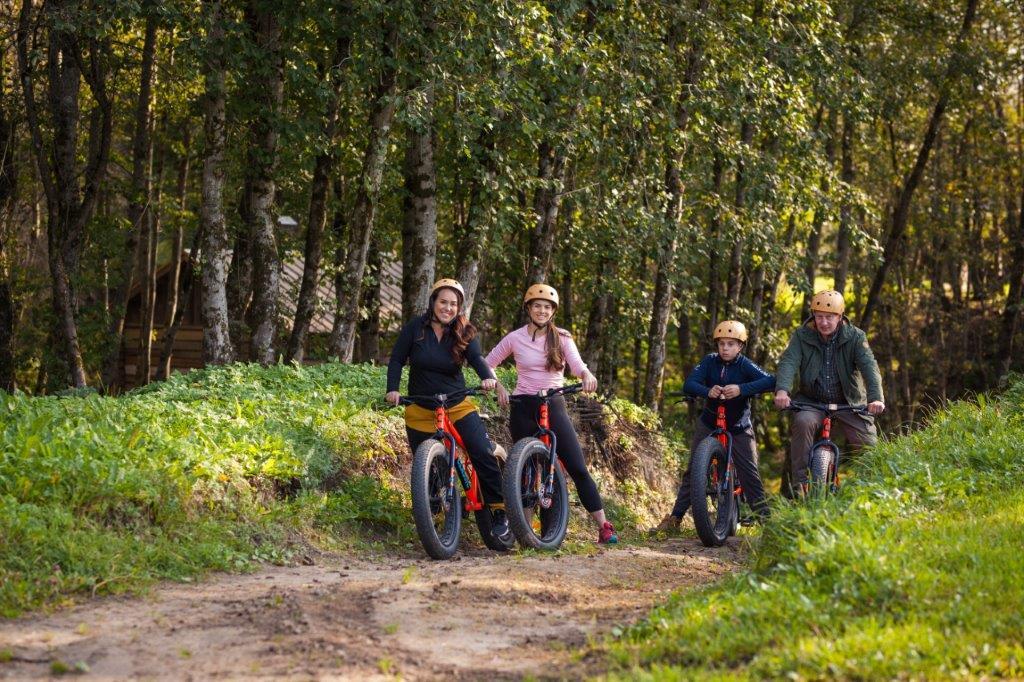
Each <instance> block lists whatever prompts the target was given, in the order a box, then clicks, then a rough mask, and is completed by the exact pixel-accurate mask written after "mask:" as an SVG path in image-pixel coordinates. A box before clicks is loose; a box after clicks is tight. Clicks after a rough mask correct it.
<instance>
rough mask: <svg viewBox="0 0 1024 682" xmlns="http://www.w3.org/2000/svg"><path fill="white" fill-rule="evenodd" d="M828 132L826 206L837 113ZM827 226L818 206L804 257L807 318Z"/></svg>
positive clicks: (832, 115) (823, 183)
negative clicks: (823, 230)
mask: <svg viewBox="0 0 1024 682" xmlns="http://www.w3.org/2000/svg"><path fill="white" fill-rule="evenodd" d="M827 125H828V132H827V133H826V135H827V137H826V138H825V161H826V162H827V163H828V171H827V172H826V173H824V174H823V175H822V176H821V182H820V184H819V185H818V188H819V192H820V194H821V203H822V204H824V202H825V201H826V198H827V197H828V194H829V191H830V189H831V183H830V182H829V174H830V173H831V172H832V166H833V165H834V164H835V162H836V130H835V128H836V126H835V111H834V110H833V111H830V112H829V113H828V124H827ZM824 226H825V209H824V206H823V205H822V206H818V207H817V208H816V209H815V211H814V218H813V220H812V221H811V234H810V235H809V236H808V237H807V251H806V254H805V256H804V281H806V282H807V292H808V293H805V294H804V302H803V307H802V313H801V316H802V317H803V318H806V317H807V316H808V315H810V313H811V297H812V296H813V295H814V290H815V288H816V287H815V280H816V279H817V275H818V260H819V258H820V255H821V231H822V228H823V227H824ZM754 290H755V291H754V295H755V296H757V295H758V292H757V287H756V286H755V287H754Z"/></svg>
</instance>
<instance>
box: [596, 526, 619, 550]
mask: <svg viewBox="0 0 1024 682" xmlns="http://www.w3.org/2000/svg"><path fill="white" fill-rule="evenodd" d="M618 541H619V536H618V535H616V534H615V526H613V525H612V524H610V523H609V522H607V521H605V522H604V525H603V526H601V530H599V531H597V544H599V545H614V544H615V543H616V542H618Z"/></svg>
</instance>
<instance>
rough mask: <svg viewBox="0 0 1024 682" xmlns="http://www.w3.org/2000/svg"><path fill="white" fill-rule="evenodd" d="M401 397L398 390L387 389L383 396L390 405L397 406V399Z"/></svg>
mask: <svg viewBox="0 0 1024 682" xmlns="http://www.w3.org/2000/svg"><path fill="white" fill-rule="evenodd" d="M401 397H402V394H401V393H399V392H398V391H388V393H387V395H385V396H384V400H386V401H388V402H389V403H391V404H392V405H395V406H397V405H398V401H399V399H400V398H401Z"/></svg>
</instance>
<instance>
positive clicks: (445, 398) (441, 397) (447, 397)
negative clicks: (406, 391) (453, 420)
mask: <svg viewBox="0 0 1024 682" xmlns="http://www.w3.org/2000/svg"><path fill="white" fill-rule="evenodd" d="M481 390H483V389H482V388H481V387H480V386H473V387H472V388H463V389H461V390H458V391H452V392H451V393H438V394H436V395H403V396H399V397H398V404H399V405H416V404H419V403H421V402H428V403H433V404H435V405H437V406H439V407H447V406H448V405H449V403H451V402H453V401H455V400H458V399H460V398H466V397H468V396H471V395H477V394H479V393H480V391H481Z"/></svg>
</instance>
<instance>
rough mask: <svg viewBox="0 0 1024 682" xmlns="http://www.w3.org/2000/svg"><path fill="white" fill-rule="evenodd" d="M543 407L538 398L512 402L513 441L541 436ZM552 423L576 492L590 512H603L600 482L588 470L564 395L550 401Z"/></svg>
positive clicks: (510, 427)
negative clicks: (598, 488) (595, 480)
mask: <svg viewBox="0 0 1024 682" xmlns="http://www.w3.org/2000/svg"><path fill="white" fill-rule="evenodd" d="M540 404H541V399H540V398H539V397H537V396H532V395H517V396H516V400H515V402H513V403H512V408H511V409H512V412H511V416H510V418H509V425H508V428H509V431H511V432H512V441H513V442H515V441H517V440H519V439H520V438H528V437H530V436H533V435H534V434H536V433H537V429H538V428H540V427H539V426H538V425H537V413H538V411H539V409H540ZM548 421H550V422H551V425H550V428H551V430H552V431H554V432H555V436H556V437H557V438H558V441H557V443H558V459H559V461H561V462H562V464H563V465H564V466H565V470H566V471H567V472H568V473H569V476H570V477H572V480H573V483H575V484H576V493H577V494H578V495H579V496H580V501H581V502H582V503H583V506H584V507H586V509H587V511H588V512H596V511H599V510H601V509H603V508H604V505H602V504H601V494H600V493H599V492H597V483H595V482H594V479H593V477H591V475H590V472H589V471H587V463H586V462H585V461H584V460H583V450H582V449H581V448H580V441H579V439H578V438H577V437H576V430H575V429H574V428H573V427H572V421H570V419H569V413H568V412H566V411H565V399H564V398H562V396H555V397H554V398H552V399H551V400H550V401H549V402H548Z"/></svg>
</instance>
